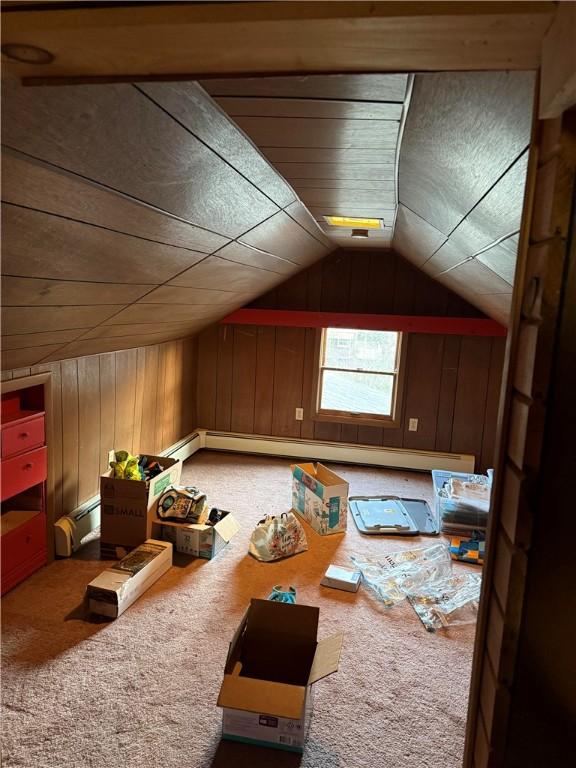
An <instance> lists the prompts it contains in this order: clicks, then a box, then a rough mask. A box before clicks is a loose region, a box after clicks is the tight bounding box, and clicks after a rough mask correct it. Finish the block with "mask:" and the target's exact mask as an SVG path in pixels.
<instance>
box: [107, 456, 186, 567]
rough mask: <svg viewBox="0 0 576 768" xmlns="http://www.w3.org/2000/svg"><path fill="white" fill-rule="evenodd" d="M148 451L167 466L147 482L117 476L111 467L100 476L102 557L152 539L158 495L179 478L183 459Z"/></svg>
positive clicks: (112, 556) (178, 480)
mask: <svg viewBox="0 0 576 768" xmlns="http://www.w3.org/2000/svg"><path fill="white" fill-rule="evenodd" d="M146 455H147V456H148V458H149V459H150V460H152V461H157V462H158V463H159V464H160V465H161V466H163V467H164V471H163V472H161V473H160V474H159V475H156V477H153V478H152V479H151V480H150V481H149V482H148V483H147V482H145V481H144V480H120V479H117V478H115V477H113V474H114V472H113V470H111V469H110V470H109V471H108V472H106V474H104V475H101V477H100V499H101V505H100V510H101V516H100V519H101V523H100V525H101V530H100V551H101V553H102V556H103V557H104V556H106V557H110V558H114V557H117V556H118V554H117V553H118V550H120V551H121V550H122V548H123V549H124V550H125V551H129V550H130V549H132V548H133V547H136V546H138V544H142V542H144V541H146V539H149V538H150V537H151V535H152V521H153V520H154V518H155V517H156V503H157V501H158V499H159V498H160V496H161V495H162V494H163V493H164V491H165V490H166V488H169V487H170V486H171V485H178V483H179V482H180V475H181V473H182V462H181V461H179V460H178V459H171V458H169V457H167V456H153V455H152V454H146Z"/></svg>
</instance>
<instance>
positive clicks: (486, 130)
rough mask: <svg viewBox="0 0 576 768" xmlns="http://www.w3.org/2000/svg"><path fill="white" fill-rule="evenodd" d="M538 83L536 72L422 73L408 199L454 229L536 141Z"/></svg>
mask: <svg viewBox="0 0 576 768" xmlns="http://www.w3.org/2000/svg"><path fill="white" fill-rule="evenodd" d="M534 84H535V76H534V73H532V72H451V73H437V74H428V73H426V74H421V75H417V76H416V78H415V81H414V90H413V93H412V100H411V106H410V110H409V112H408V117H407V120H406V127H405V132H404V138H403V141H402V151H401V155H400V189H399V198H400V202H401V203H403V204H404V205H406V206H407V207H408V208H410V209H411V210H412V211H414V212H415V213H417V214H418V215H419V216H421V217H422V218H423V219H425V220H426V221H428V223H429V224H432V225H433V226H434V227H436V229H438V230H439V231H441V232H444V234H446V235H449V234H450V232H451V231H452V230H453V229H454V227H456V226H457V225H458V223H459V222H460V221H461V220H462V218H463V217H464V216H466V215H467V214H468V213H469V211H470V210H471V209H472V208H473V207H474V206H475V205H476V203H478V201H479V200H480V198H481V197H482V196H483V195H484V194H486V192H487V191H488V190H489V189H490V188H491V186H492V185H493V184H494V183H495V182H496V181H497V180H498V178H499V177H500V176H501V175H502V174H504V173H505V172H506V171H507V169H508V168H509V167H510V166H511V165H512V163H514V161H515V160H516V159H517V158H518V157H519V155H520V154H521V153H522V152H523V151H524V150H525V149H526V147H527V146H528V144H529V142H530V128H531V121H532V102H533V97H534ZM423 158H425V161H423Z"/></svg>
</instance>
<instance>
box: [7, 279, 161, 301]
mask: <svg viewBox="0 0 576 768" xmlns="http://www.w3.org/2000/svg"><path fill="white" fill-rule="evenodd" d="M150 290H152V286H150V285H130V284H116V283H88V282H73V281H61V280H39V279H35V278H32V277H6V276H4V277H3V278H2V305H3V306H5V307H7V306H8V307H26V306H42V305H43V306H66V305H69V306H74V305H75V306H77V305H79V304H131V303H132V302H133V301H137V300H138V299H139V298H141V297H142V296H144V294H146V293H148V292H149V291H150Z"/></svg>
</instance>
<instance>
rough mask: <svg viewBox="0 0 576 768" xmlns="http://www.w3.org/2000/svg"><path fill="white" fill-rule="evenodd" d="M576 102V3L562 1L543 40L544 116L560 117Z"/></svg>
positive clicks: (540, 109)
mask: <svg viewBox="0 0 576 768" xmlns="http://www.w3.org/2000/svg"><path fill="white" fill-rule="evenodd" d="M575 104H576V3H575V2H562V3H558V10H557V12H556V15H555V16H554V21H553V22H552V25H551V27H550V29H549V30H548V32H547V33H546V36H545V37H544V42H543V44H542V72H541V76H540V107H539V111H540V114H539V117H540V119H541V120H549V119H550V118H554V117H559V116H560V115H561V114H562V112H564V111H566V110H567V109H570V107H573V106H574V105H575Z"/></svg>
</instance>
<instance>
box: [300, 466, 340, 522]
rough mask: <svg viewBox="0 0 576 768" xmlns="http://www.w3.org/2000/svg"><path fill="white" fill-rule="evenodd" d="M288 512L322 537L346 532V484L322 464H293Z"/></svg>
mask: <svg viewBox="0 0 576 768" xmlns="http://www.w3.org/2000/svg"><path fill="white" fill-rule="evenodd" d="M291 469H292V510H293V511H294V512H296V513H297V514H299V515H300V516H301V517H303V518H304V520H306V522H307V523H309V524H310V525H311V526H312V528H314V530H315V531H316V532H317V533H319V534H321V535H322V536H326V535H327V534H330V533H342V532H344V531H345V530H346V521H347V515H348V490H349V487H348V483H347V482H346V480H344V479H343V478H341V477H339V476H338V475H337V474H336V473H335V472H332V471H331V470H329V469H328V467H325V466H324V465H323V464H320V463H317V464H312V463H310V464H294V465H293V466H292V467H291Z"/></svg>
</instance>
